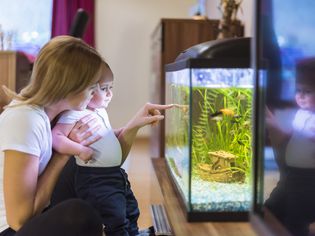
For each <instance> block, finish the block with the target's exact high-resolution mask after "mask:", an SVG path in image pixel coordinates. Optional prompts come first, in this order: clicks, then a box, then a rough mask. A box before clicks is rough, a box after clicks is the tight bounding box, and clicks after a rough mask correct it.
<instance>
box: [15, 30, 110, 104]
mask: <svg viewBox="0 0 315 236" xmlns="http://www.w3.org/2000/svg"><path fill="white" fill-rule="evenodd" d="M104 63H105V61H104V60H103V59H102V57H101V56H100V55H99V53H98V52H97V51H96V50H95V49H94V48H92V47H90V46H89V45H88V44H86V43H85V42H84V41H83V40H81V39H78V38H74V37H71V36H57V37H55V38H53V39H51V40H50V41H49V42H48V43H47V44H46V45H45V46H44V47H43V48H42V49H41V51H40V53H39V55H38V57H37V59H36V61H35V64H34V67H33V71H32V75H31V79H30V83H29V84H28V85H27V86H26V87H25V88H24V89H22V91H21V92H20V94H18V95H17V96H16V98H17V99H18V100H21V101H22V103H24V104H33V105H38V106H47V105H51V104H54V103H57V102H59V101H60V100H62V99H64V98H66V97H67V96H68V95H70V94H76V93H80V92H82V91H83V90H85V89H86V88H88V87H89V86H91V85H92V84H95V83H97V82H98V80H99V78H100V75H101V68H102V67H103V66H104ZM105 64H106V63H105Z"/></svg>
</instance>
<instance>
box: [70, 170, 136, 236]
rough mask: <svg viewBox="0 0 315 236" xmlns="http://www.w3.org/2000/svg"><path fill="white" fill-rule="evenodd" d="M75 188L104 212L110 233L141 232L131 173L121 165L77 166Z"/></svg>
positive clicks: (105, 224) (102, 215)
mask: <svg viewBox="0 0 315 236" xmlns="http://www.w3.org/2000/svg"><path fill="white" fill-rule="evenodd" d="M75 190H76V193H77V195H78V197H79V198H80V199H84V200H86V201H87V202H89V203H90V204H91V205H92V206H94V207H95V209H97V211H98V212H99V213H100V215H101V217H102V219H103V224H104V226H105V228H104V231H105V233H106V235H107V236H118V235H119V236H122V235H125V236H128V235H129V236H134V235H137V234H138V233H139V232H138V225H137V221H138V218H139V214H140V213H139V208H138V202H137V200H136V198H135V196H134V194H133V192H132V190H131V188H130V182H129V181H128V175H127V173H126V172H125V171H124V169H122V168H120V167H119V166H117V167H104V168H103V167H93V168H91V167H81V166H78V167H77V172H76V178H75Z"/></svg>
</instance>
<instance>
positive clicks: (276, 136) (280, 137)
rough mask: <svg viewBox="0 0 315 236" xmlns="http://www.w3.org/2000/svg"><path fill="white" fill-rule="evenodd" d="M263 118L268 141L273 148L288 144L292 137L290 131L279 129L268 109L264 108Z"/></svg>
mask: <svg viewBox="0 0 315 236" xmlns="http://www.w3.org/2000/svg"><path fill="white" fill-rule="evenodd" d="M265 109H266V110H265V115H266V116H265V118H266V120H265V121H266V128H267V130H268V133H269V139H270V142H271V144H272V146H273V147H275V148H277V147H281V146H283V145H284V144H286V143H287V142H288V140H289V139H290V137H291V135H292V131H291V130H288V131H285V130H283V129H282V128H281V127H280V124H279V122H278V121H277V119H276V117H275V116H274V114H273V113H272V112H271V111H270V110H269V108H268V107H266V108H265Z"/></svg>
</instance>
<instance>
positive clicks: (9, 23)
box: [0, 0, 52, 55]
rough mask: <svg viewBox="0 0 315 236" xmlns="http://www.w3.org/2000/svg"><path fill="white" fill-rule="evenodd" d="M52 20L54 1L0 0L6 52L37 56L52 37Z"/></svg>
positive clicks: (0, 21)
mask: <svg viewBox="0 0 315 236" xmlns="http://www.w3.org/2000/svg"><path fill="white" fill-rule="evenodd" d="M51 20H52V0H27V1H21V0H0V25H1V29H0V30H2V32H3V35H4V37H3V47H4V50H19V51H24V52H26V53H27V54H31V55H36V54H37V53H38V51H39V49H40V48H41V47H42V46H43V45H44V44H45V43H46V42H47V41H48V40H49V39H50V37H51ZM0 43H1V42H0ZM0 46H1V45H0Z"/></svg>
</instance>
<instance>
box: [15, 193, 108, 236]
mask: <svg viewBox="0 0 315 236" xmlns="http://www.w3.org/2000/svg"><path fill="white" fill-rule="evenodd" d="M102 234H103V225H102V220H101V218H100V216H99V214H98V213H97V212H96V211H95V210H94V209H93V207H92V206H90V205H89V204H88V203H87V202H85V201H83V200H80V199H70V200H67V201H64V202H62V203H60V204H58V205H56V206H55V207H53V208H51V209H49V210H47V211H45V212H44V213H42V214H41V215H38V216H35V217H33V218H32V219H31V220H29V221H28V222H27V223H26V224H25V225H24V226H23V227H22V228H21V229H20V230H19V231H18V232H17V233H16V234H15V235H16V236H30V235H32V236H43V235H45V236H57V235H58V236H77V235H80V236H102Z"/></svg>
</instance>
